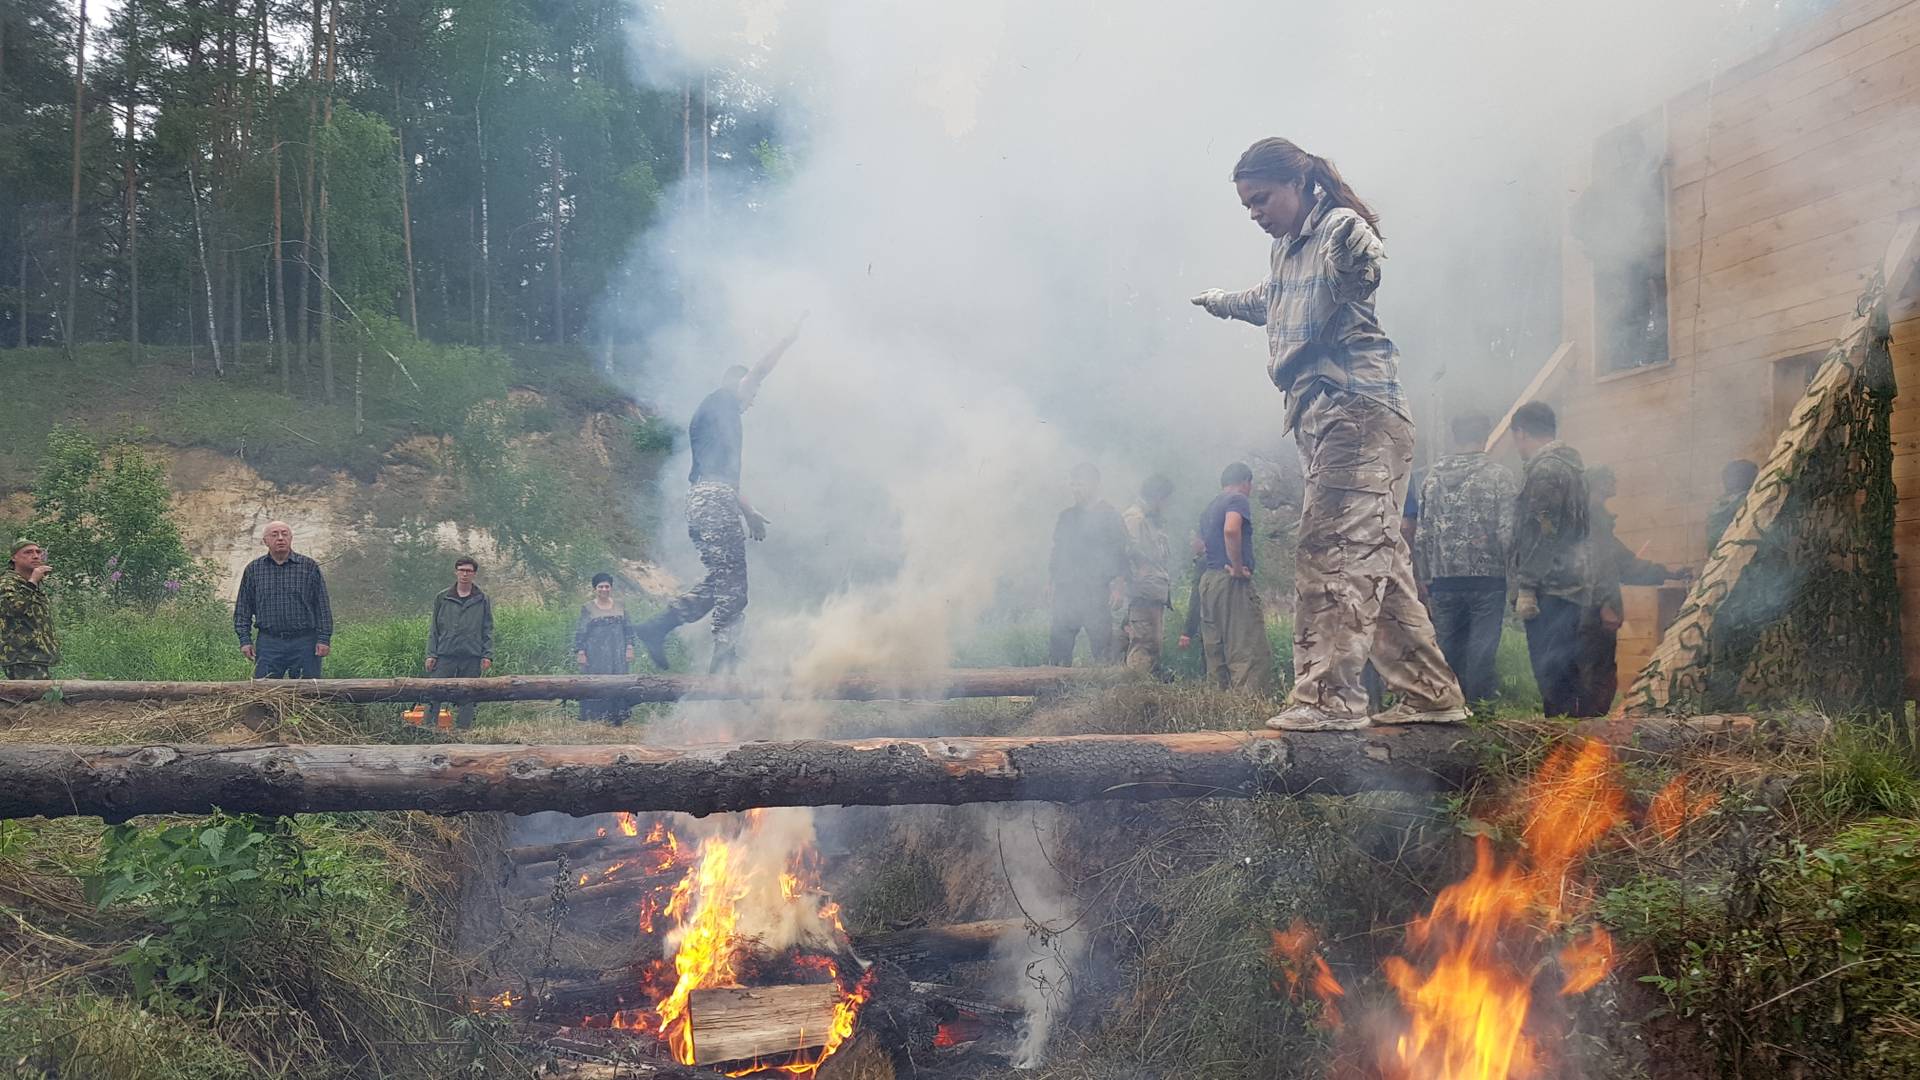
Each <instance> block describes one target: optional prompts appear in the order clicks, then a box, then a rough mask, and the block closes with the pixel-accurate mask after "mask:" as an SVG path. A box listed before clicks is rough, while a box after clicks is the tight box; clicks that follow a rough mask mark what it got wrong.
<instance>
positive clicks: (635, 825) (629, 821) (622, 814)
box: [614, 810, 640, 836]
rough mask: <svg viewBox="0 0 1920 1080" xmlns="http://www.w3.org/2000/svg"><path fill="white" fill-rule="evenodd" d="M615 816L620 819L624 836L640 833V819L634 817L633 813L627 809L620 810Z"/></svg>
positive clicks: (621, 832) (621, 831)
mask: <svg viewBox="0 0 1920 1080" xmlns="http://www.w3.org/2000/svg"><path fill="white" fill-rule="evenodd" d="M614 816H615V817H616V818H618V819H619V821H620V834H621V835H622V836H639V835H640V819H639V818H637V817H634V816H633V815H632V814H629V813H627V812H626V811H625V810H622V811H619V812H618V813H617V814H615V815H614Z"/></svg>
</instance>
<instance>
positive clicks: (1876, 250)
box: [1546, 0, 1920, 676]
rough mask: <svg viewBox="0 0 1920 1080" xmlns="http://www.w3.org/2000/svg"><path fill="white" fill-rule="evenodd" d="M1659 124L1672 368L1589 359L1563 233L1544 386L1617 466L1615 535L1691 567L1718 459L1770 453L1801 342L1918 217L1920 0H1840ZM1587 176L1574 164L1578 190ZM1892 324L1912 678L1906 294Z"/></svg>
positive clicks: (1917, 561) (1577, 266)
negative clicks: (1560, 330) (1559, 333)
mask: <svg viewBox="0 0 1920 1080" xmlns="http://www.w3.org/2000/svg"><path fill="white" fill-rule="evenodd" d="M1664 128H1665V132H1666V138H1667V151H1668V169H1667V177H1668V179H1667V187H1668V200H1667V211H1668V212H1667V229H1668V263H1667V276H1668V323H1669V330H1668V342H1669V356H1670V362H1669V363H1667V364H1664V365H1660V366H1654V367H1647V368H1638V369H1633V370H1630V371H1626V372H1623V373H1611V374H1607V373H1597V372H1596V370H1595V363H1594V357H1593V350H1592V347H1591V343H1592V342H1593V341H1594V340H1595V333H1594V323H1593V319H1594V295H1593V274H1592V268H1591V265H1590V264H1589V262H1588V260H1587V258H1586V256H1585V254H1584V252H1583V251H1582V249H1581V247H1580V245H1579V244H1578V243H1576V242H1574V241H1573V240H1572V239H1571V237H1570V238H1569V240H1568V242H1567V243H1566V245H1565V254H1564V260H1565V273H1564V278H1563V280H1564V288H1565V304H1564V310H1565V312H1566V316H1565V319H1566V337H1567V340H1569V341H1572V342H1573V343H1574V344H1575V351H1574V353H1573V355H1572V356H1571V357H1570V358H1569V360H1570V363H1569V365H1568V370H1567V371H1566V373H1565V374H1563V375H1562V376H1561V377H1560V378H1558V379H1557V380H1556V383H1555V385H1554V386H1553V387H1552V388H1551V389H1550V390H1549V392H1548V393H1547V395H1546V397H1547V399H1548V400H1549V401H1551V402H1552V403H1553V404H1554V405H1555V406H1556V408H1557V409H1558V410H1559V412H1560V414H1561V418H1562V419H1561V423H1562V432H1563V435H1564V437H1565V438H1566V439H1567V440H1568V441H1569V442H1571V443H1572V444H1573V445H1574V446H1576V447H1578V448H1579V449H1580V451H1581V452H1582V454H1584V455H1585V456H1586V459H1587V460H1588V462H1590V463H1594V464H1607V465H1611V466H1612V467H1613V468H1614V471H1615V473H1616V474H1617V476H1618V479H1619V492H1620V493H1619V495H1618V496H1617V497H1615V499H1614V500H1613V502H1612V507H1613V509H1614V511H1615V512H1616V513H1617V514H1618V517H1619V533H1620V536H1621V538H1622V539H1623V540H1624V541H1625V542H1626V544H1627V546H1628V547H1629V548H1633V549H1639V550H1643V551H1644V553H1645V555H1646V557H1647V558H1650V559H1655V560H1659V561H1662V562H1668V563H1674V564H1680V563H1687V564H1695V565H1697V564H1699V563H1700V562H1701V561H1702V560H1703V559H1704V558H1705V555H1706V536H1705V521H1706V516H1707V511H1708V509H1709V508H1710V507H1711V506H1712V504H1713V502H1714V500H1715V499H1716V498H1717V497H1718V496H1719V493H1720V470H1721V468H1722V466H1724V465H1725V464H1726V463H1727V462H1729V461H1732V460H1734V459H1736V458H1751V459H1753V460H1756V461H1759V460H1762V459H1764V458H1765V457H1766V454H1767V452H1768V450H1769V449H1770V448H1771V447H1772V445H1773V442H1774V439H1775V437H1776V436H1777V435H1778V433H1779V430H1780V427H1781V424H1782V422H1783V421H1784V418H1785V412H1786V408H1787V406H1788V404H1789V403H1790V401H1791V399H1792V398H1793V397H1795V396H1797V389H1798V386H1796V384H1795V380H1796V379H1799V380H1804V377H1805V369H1806V368H1807V364H1808V362H1807V360H1806V359H1805V357H1806V354H1808V353H1811V352H1815V351H1824V349H1825V348H1826V346H1827V345H1828V344H1830V343H1831V341H1832V340H1833V338H1834V336H1835V334H1837V333H1838V332H1839V330H1840V329H1841V327H1842V326H1844V324H1845V322H1846V320H1847V318H1848V316H1850V315H1851V314H1852V312H1853V308H1854V305H1855V301H1856V300H1857V298H1858V297H1859V294H1860V290H1861V288H1862V286H1863V284H1864V283H1865V281H1866V279H1867V277H1868V275H1869V274H1870V273H1871V272H1872V270H1873V268H1875V267H1877V266H1878V265H1879V263H1880V261H1881V259H1882V257H1883V255H1884V254H1885V251H1886V246H1887V242H1888V240H1889V239H1890V238H1891V236H1892V234H1893V232H1894V230H1895V228H1896V226H1897V225H1898V224H1899V223H1900V222H1901V221H1903V220H1905V219H1907V218H1910V217H1914V216H1916V215H1920V0H1846V2H1843V3H1840V4H1838V5H1836V6H1835V7H1834V8H1833V9H1831V10H1829V11H1828V12H1826V13H1825V14H1823V15H1821V16H1818V17H1816V18H1814V19H1812V20H1809V21H1808V22H1807V23H1805V24H1802V25H1801V26H1799V27H1796V28H1794V29H1793V30H1790V31H1788V32H1786V33H1784V34H1782V35H1781V36H1780V37H1778V38H1777V39H1775V41H1774V43H1773V44H1772V46H1771V47H1770V48H1768V49H1767V50H1766V51H1765V52H1763V53H1761V54H1760V55H1758V56H1755V57H1753V58H1752V59H1750V60H1748V61H1746V62H1744V63H1742V64H1740V65H1739V66H1737V67H1734V68H1732V69H1729V70H1727V71H1725V72H1722V73H1721V74H1720V75H1718V76H1716V77H1715V78H1713V79H1712V80H1711V81H1709V82H1707V83H1703V84H1701V85H1699V86H1696V87H1694V88H1692V89H1691V90H1689V91H1687V92H1686V93H1683V94H1681V95H1680V96H1678V97H1676V98H1674V99H1673V100H1671V101H1669V102H1668V103H1667V105H1666V106H1665V110H1664ZM1586 167H1587V166H1586V165H1585V164H1584V163H1583V164H1582V165H1581V166H1580V168H1581V170H1582V171H1583V172H1584V169H1585V168H1586ZM1584 180H1585V178H1584V175H1579V176H1576V177H1574V186H1575V188H1576V190H1577V189H1578V188H1579V187H1580V186H1581V185H1583V184H1584ZM1896 318H1897V319H1899V320H1901V321H1900V322H1899V324H1898V325H1897V327H1896V332H1895V343H1896V344H1895V348H1896V358H1895V362H1896V366H1897V368H1898V375H1899V378H1900V381H1901V387H1902V395H1901V400H1900V406H1899V410H1900V411H1899V413H1898V414H1897V415H1896V417H1895V439H1896V447H1895V453H1896V462H1895V465H1894V473H1895V479H1896V481H1897V482H1898V483H1899V485H1900V489H1901V496H1902V501H1901V510H1900V526H1899V528H1900V536H1899V544H1900V549H1901V551H1902V553H1903V557H1902V562H1903V566H1902V589H1903V599H1904V601H1905V604H1906V610H1907V611H1908V613H1909V616H1908V619H1907V630H1906V642H1907V649H1908V653H1909V656H1910V660H1909V670H1911V671H1914V672H1920V318H1915V317H1914V305H1913V299H1912V296H1911V294H1909V296H1908V297H1907V298H1906V300H1904V301H1903V303H1902V305H1901V307H1900V308H1899V309H1897V311H1896ZM1799 385H1804V382H1801V383H1800V384H1799ZM1909 403H1910V404H1909ZM1622 667H1623V671H1622V674H1623V676H1624V675H1626V674H1627V671H1626V670H1625V668H1626V664H1625V663H1623V665H1622Z"/></svg>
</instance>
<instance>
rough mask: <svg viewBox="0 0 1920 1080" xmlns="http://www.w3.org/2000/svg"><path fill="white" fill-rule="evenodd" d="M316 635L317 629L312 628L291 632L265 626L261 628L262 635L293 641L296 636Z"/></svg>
mask: <svg viewBox="0 0 1920 1080" xmlns="http://www.w3.org/2000/svg"><path fill="white" fill-rule="evenodd" d="M314 635H315V631H312V630H295V631H292V632H291V633H288V632H283V631H280V630H268V629H265V628H264V627H263V628H262V629H261V630H260V636H261V637H271V638H279V639H280V640H282V641H291V640H292V639H294V638H303V637H313V636H314Z"/></svg>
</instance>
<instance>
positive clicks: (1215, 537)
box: [1200, 491, 1253, 570]
mask: <svg viewBox="0 0 1920 1080" xmlns="http://www.w3.org/2000/svg"><path fill="white" fill-rule="evenodd" d="M1229 510H1231V511H1236V512H1238V513H1239V515H1240V517H1241V518H1242V520H1244V521H1245V524H1244V525H1243V526H1241V530H1240V560H1241V562H1243V563H1245V564H1246V567H1247V569H1249V570H1251V569H1253V504H1252V503H1250V502H1248V501H1247V497H1246V496H1245V495H1242V494H1240V493H1239V492H1237V491H1223V492H1221V493H1220V494H1219V495H1217V496H1215V498H1214V500H1213V501H1212V502H1210V503H1208V504H1207V512H1206V513H1204V514H1201V515H1200V542H1201V543H1203V544H1205V545H1206V546H1207V569H1209V570H1225V569H1226V568H1227V512H1228V511H1229Z"/></svg>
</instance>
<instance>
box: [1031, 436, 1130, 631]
mask: <svg viewBox="0 0 1920 1080" xmlns="http://www.w3.org/2000/svg"><path fill="white" fill-rule="evenodd" d="M1071 485H1072V490H1073V505H1072V506H1069V507H1067V508H1066V509H1065V510H1062V511H1060V518H1059V520H1058V521H1056V522H1055V523H1054V526H1053V557H1052V559H1051V560H1050V561H1049V564H1048V581H1049V583H1050V586H1049V587H1050V588H1051V590H1052V593H1053V626H1052V630H1051V632H1050V633H1049V634H1048V639H1047V657H1048V660H1049V662H1050V663H1052V664H1053V665H1054V666H1055V667H1066V666H1068V665H1070V664H1072V663H1073V646H1074V642H1076V641H1077V640H1079V637H1080V631H1081V630H1085V631H1086V632H1087V649H1088V651H1090V652H1091V653H1092V654H1093V662H1094V663H1095V664H1107V663H1111V662H1112V661H1113V609H1114V607H1115V606H1116V601H1117V600H1118V599H1120V596H1119V595H1118V593H1119V588H1118V587H1119V585H1120V584H1121V583H1123V582H1124V581H1125V580H1126V577H1127V527H1126V525H1125V523H1123V522H1122V521H1121V520H1120V511H1118V510H1115V509H1114V508H1113V506H1112V504H1110V503H1108V502H1107V501H1106V500H1105V499H1102V498H1101V497H1100V470H1099V469H1096V468H1094V467H1093V465H1091V464H1089V463H1086V462H1082V463H1081V464H1079V465H1076V466H1074V469H1073V475H1072V478H1071Z"/></svg>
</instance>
